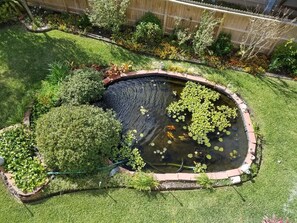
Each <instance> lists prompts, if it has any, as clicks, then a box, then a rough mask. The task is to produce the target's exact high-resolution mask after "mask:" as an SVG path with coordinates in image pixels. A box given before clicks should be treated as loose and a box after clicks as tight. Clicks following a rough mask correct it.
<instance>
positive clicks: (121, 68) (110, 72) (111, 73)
mask: <svg viewBox="0 0 297 223" xmlns="http://www.w3.org/2000/svg"><path fill="white" fill-rule="evenodd" d="M132 69H133V67H132V62H131V61H129V62H127V63H123V64H121V65H117V64H111V65H110V67H109V68H108V69H107V70H106V71H105V73H104V76H106V77H111V78H112V77H115V76H119V75H121V74H122V73H127V72H129V71H132Z"/></svg>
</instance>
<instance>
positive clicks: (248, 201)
mask: <svg viewBox="0 0 297 223" xmlns="http://www.w3.org/2000/svg"><path fill="white" fill-rule="evenodd" d="M64 59H67V60H70V61H81V62H104V63H109V62H115V63H120V62H124V61H128V60H130V61H133V63H134V65H135V66H134V67H136V68H141V67H145V68H146V67H151V66H153V65H152V64H153V63H154V62H155V61H156V60H155V59H151V58H148V57H142V56H139V55H135V54H132V53H129V52H128V51H125V50H122V49H121V48H117V47H111V46H110V45H108V44H106V43H103V42H99V41H95V40H91V39H86V38H81V37H79V36H75V35H70V34H66V33H62V32H59V31H52V32H49V33H47V34H32V33H28V32H26V31H24V30H23V29H22V28H19V27H12V28H2V29H1V30H0V89H1V90H0V108H1V109H0V117H1V120H0V126H1V127H3V126H7V125H8V124H10V123H14V122H16V121H19V120H21V117H22V113H23V111H24V106H25V105H26V103H27V102H28V101H29V100H30V93H28V91H32V89H36V88H38V87H39V85H40V81H41V80H42V79H44V77H45V75H46V74H47V69H48V64H49V63H50V62H52V61H55V60H64ZM180 65H181V66H185V67H190V66H191V67H193V69H195V70H196V71H197V72H200V74H201V75H203V76H205V77H207V78H209V79H211V80H215V81H218V82H220V83H224V84H225V85H227V84H228V85H229V86H231V87H232V88H234V89H237V91H238V92H239V93H240V95H241V96H242V97H243V98H244V99H245V100H246V101H247V103H248V104H249V106H250V108H251V110H252V112H253V115H254V122H256V123H257V124H258V125H259V126H260V129H261V133H262V134H263V135H264V136H265V143H264V150H263V162H262V165H261V169H260V172H259V175H258V176H257V177H256V178H255V181H254V182H248V183H245V184H243V185H241V186H238V187H236V190H237V191H238V192H239V193H240V194H241V196H242V197H243V198H244V200H243V199H242V198H241V197H240V196H239V194H238V193H237V192H236V191H235V190H234V188H232V187H225V188H219V189H215V190H214V192H212V193H211V192H208V191H206V190H192V191H173V192H162V193H152V194H151V195H147V194H143V193H139V192H137V191H134V190H129V189H112V190H97V191H91V192H90V191H88V192H80V193H73V194H67V195H61V196H56V197H52V198H49V199H46V200H43V201H41V202H38V203H36V204H30V205H26V206H24V205H23V204H20V203H17V202H16V201H15V200H14V199H13V198H12V197H11V196H10V195H9V194H8V192H7V191H6V189H5V187H4V185H3V184H2V183H0V211H1V213H0V222H63V223H64V222H236V223H237V222H261V220H262V218H263V216H264V215H269V216H272V215H273V214H275V215H277V216H282V217H289V219H290V220H291V221H292V222H294V221H297V168H296V166H297V161H296V160H297V159H296V157H295V154H296V153H297V118H296V117H297V109H296V108H297V82H293V81H283V80H278V79H273V78H267V77H263V78H258V77H254V76H252V75H248V74H245V73H241V72H235V71H218V70H215V69H210V68H207V67H203V66H194V65H189V64H186V63H180Z"/></svg>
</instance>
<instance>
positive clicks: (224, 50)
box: [211, 33, 233, 57]
mask: <svg viewBox="0 0 297 223" xmlns="http://www.w3.org/2000/svg"><path fill="white" fill-rule="evenodd" d="M211 49H212V50H213V52H214V54H215V55H217V56H220V57H222V56H226V55H229V54H230V53H231V51H232V49H233V45H232V43H231V34H228V33H220V34H219V36H218V38H217V39H216V41H214V43H213V44H212V46H211Z"/></svg>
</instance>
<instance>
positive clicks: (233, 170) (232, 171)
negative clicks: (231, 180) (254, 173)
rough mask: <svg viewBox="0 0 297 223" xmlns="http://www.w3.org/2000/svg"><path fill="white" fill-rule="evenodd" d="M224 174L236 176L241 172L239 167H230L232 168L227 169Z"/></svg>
mask: <svg viewBox="0 0 297 223" xmlns="http://www.w3.org/2000/svg"><path fill="white" fill-rule="evenodd" d="M226 174H227V176H228V177H233V176H238V175H240V174H241V172H240V171H239V169H232V170H227V171H226Z"/></svg>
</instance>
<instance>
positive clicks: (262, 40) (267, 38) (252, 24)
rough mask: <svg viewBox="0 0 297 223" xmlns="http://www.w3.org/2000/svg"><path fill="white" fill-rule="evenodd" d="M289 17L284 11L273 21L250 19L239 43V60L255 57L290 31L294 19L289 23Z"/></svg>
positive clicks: (288, 13)
mask: <svg viewBox="0 0 297 223" xmlns="http://www.w3.org/2000/svg"><path fill="white" fill-rule="evenodd" d="M289 15H290V12H289V11H284V12H279V14H278V15H275V19H264V18H251V19H250V21H249V27H248V30H247V32H246V33H245V35H243V37H242V40H241V42H240V54H241V60H249V59H252V58H254V57H256V56H257V55H258V54H259V53H260V52H261V51H262V50H263V49H265V48H269V47H271V41H274V42H278V41H279V40H280V39H281V37H283V36H284V34H286V33H287V32H289V31H291V30H292V29H293V27H294V25H293V24H294V23H295V22H296V18H295V19H293V20H291V21H289V20H288V17H289Z"/></svg>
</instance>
